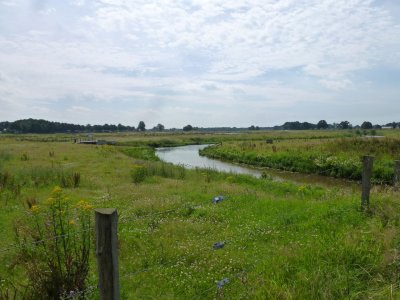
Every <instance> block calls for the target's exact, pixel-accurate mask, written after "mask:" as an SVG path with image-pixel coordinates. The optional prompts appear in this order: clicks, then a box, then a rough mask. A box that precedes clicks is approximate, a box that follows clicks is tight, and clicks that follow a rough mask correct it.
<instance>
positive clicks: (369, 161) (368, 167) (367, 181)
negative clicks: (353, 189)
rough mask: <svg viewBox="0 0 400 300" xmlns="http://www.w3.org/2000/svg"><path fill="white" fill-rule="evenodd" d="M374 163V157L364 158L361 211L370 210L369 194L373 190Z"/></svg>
mask: <svg viewBox="0 0 400 300" xmlns="http://www.w3.org/2000/svg"><path fill="white" fill-rule="evenodd" d="M373 163H374V157H373V156H363V171H362V193H361V209H362V210H366V209H368V208H369V193H370V190H371V177H372V166H373Z"/></svg>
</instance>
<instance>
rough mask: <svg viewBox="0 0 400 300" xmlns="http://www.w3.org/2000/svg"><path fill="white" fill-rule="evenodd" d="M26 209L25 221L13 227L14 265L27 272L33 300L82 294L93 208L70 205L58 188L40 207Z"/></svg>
mask: <svg viewBox="0 0 400 300" xmlns="http://www.w3.org/2000/svg"><path fill="white" fill-rule="evenodd" d="M28 206H29V211H28V218H27V220H26V221H25V222H23V223H21V222H19V223H18V224H16V227H15V232H16V237H17V241H18V242H19V243H20V247H19V249H20V250H19V253H18V257H17V264H22V265H24V267H25V269H26V272H27V278H28V287H29V289H30V290H31V293H32V296H33V299H60V298H62V297H64V296H66V295H69V294H71V293H74V292H77V291H83V290H85V288H86V284H87V282H86V281H87V280H86V279H87V276H88V272H89V254H90V248H91V243H92V241H91V236H92V233H91V231H92V224H91V217H90V212H91V210H92V206H91V205H90V204H88V203H87V202H85V201H83V200H81V201H79V202H78V203H77V204H76V205H73V204H72V203H71V202H70V200H69V199H68V198H67V197H66V196H65V195H64V194H63V191H62V189H61V188H60V187H55V188H54V190H53V191H52V193H51V195H50V197H49V198H48V199H47V200H46V201H44V203H43V204H41V205H39V204H37V203H34V204H32V203H28ZM80 295H81V296H82V297H83V296H84V295H83V294H80Z"/></svg>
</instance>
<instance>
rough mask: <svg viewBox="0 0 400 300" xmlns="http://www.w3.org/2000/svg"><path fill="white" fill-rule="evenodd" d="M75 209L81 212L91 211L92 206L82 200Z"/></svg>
mask: <svg viewBox="0 0 400 300" xmlns="http://www.w3.org/2000/svg"><path fill="white" fill-rule="evenodd" d="M76 207H77V208H79V209H81V210H91V209H92V208H93V206H92V205H90V204H89V203H87V202H86V201H84V200H81V201H79V202H78V204H77V205H76Z"/></svg>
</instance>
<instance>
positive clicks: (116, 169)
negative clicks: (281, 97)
mask: <svg viewBox="0 0 400 300" xmlns="http://www.w3.org/2000/svg"><path fill="white" fill-rule="evenodd" d="M345 134H346V135H350V133H349V132H346V133H345ZM271 135H272V136H271ZM338 136H339V137H340V138H343V133H339V134H338V133H333V132H332V133H331V132H321V133H320V132H316V131H311V132H306V133H304V132H303V133H297V132H296V133H293V132H274V133H272V134H271V133H268V132H258V133H252V134H240V135H212V134H200V135H196V134H188V135H181V134H179V135H173V134H168V135H165V134H164V135H139V134H138V135H129V134H127V135H120V136H108V135H107V136H104V135H103V136H101V138H105V139H114V140H116V141H117V142H118V145H119V146H115V147H113V146H95V145H79V144H73V143H70V142H56V140H57V139H59V140H61V137H60V136H57V139H56V138H55V137H56V136H46V137H43V136H8V137H4V136H3V137H1V138H0V205H1V211H0V226H1V228H3V230H2V231H0V239H1V241H2V242H1V246H0V262H1V266H2V267H0V280H1V286H0V299H1V298H6V297H5V295H6V291H7V288H8V290H12V289H11V288H10V287H11V286H12V285H13V284H14V285H15V286H16V288H17V289H18V290H19V291H22V290H24V288H23V286H24V285H27V284H29V281H28V280H27V277H26V272H25V269H24V265H23V264H22V265H21V264H18V263H17V262H18V261H16V260H18V259H20V257H19V256H17V254H18V251H17V250H18V248H15V247H13V245H15V242H16V240H15V233H14V230H13V228H14V227H15V224H16V223H18V222H25V223H27V225H28V226H29V225H32V227H34V224H33V223H29V222H31V220H32V215H33V214H34V210H32V207H31V209H28V204H27V203H32V202H34V203H36V206H35V207H36V208H37V209H38V210H39V211H45V210H46V203H47V202H46V201H48V198H49V197H50V195H52V194H53V193H54V187H55V186H61V189H62V193H63V195H65V197H68V200H66V201H68V202H69V203H70V204H71V206H74V205H76V204H78V203H80V201H81V200H82V199H84V200H86V201H87V202H88V203H89V204H90V206H92V207H93V208H100V207H113V208H117V210H118V213H119V250H120V257H119V259H120V281H121V294H122V295H121V296H122V299H215V298H217V299H223V298H227V299H249V298H250V299H251V298H253V299H276V298H278V299H292V298H293V299H315V298H322V299H342V298H351V299H365V298H373V299H388V298H391V297H392V298H397V297H400V291H399V289H400V286H399V274H400V273H399V266H400V260H399V258H400V256H399V250H400V239H399V236H400V235H399V230H400V205H399V192H398V191H395V190H393V188H391V187H386V188H378V187H375V188H374V189H373V190H372V194H371V207H370V210H369V212H368V213H363V212H361V211H360V195H359V192H357V191H353V190H351V189H340V190H339V189H336V188H330V189H329V188H321V187H314V186H304V185H295V184H292V183H289V182H274V181H272V180H270V179H256V178H252V177H249V176H244V175H233V174H225V173H218V172H215V171H213V170H201V169H198V170H185V169H183V168H182V167H178V166H172V165H169V164H165V163H162V162H160V161H158V159H157V157H155V156H154V151H153V149H152V148H151V147H149V146H154V145H166V144H171V145H178V144H179V145H181V144H189V143H202V142H222V145H223V147H225V145H229V146H231V145H235V146H236V145H247V144H249V145H250V144H256V147H255V148H256V149H261V146H262V145H263V143H265V141H264V139H266V138H274V139H278V140H280V142H279V143H276V146H277V148H279V147H280V146H281V145H288V147H289V148H290V147H292V146H295V145H297V147H300V148H301V147H304V143H311V144H313V146H312V147H313V148H314V144H317V145H318V147H328V146H327V145H328V144H329V143H332V145H334V144H335V143H342V142H343V140H333V138H334V137H338ZM50 138H53V142H50V141H49V140H51V139H50ZM298 138H307V139H311V141H309V142H305V141H304V140H302V141H301V142H300V143H299V140H298ZM46 139H47V141H46V142H45V140H46ZM321 139H322V141H321ZM40 140H43V141H42V142H41V141H40ZM166 140H167V141H170V142H166ZM326 143H328V144H326ZM299 144H300V145H299ZM258 145H259V146H258ZM239 147H240V146H239ZM251 147H252V146H251ZM263 147H264V146H263ZM268 147H271V145H269V146H268ZM332 147H334V146H332ZM337 147H338V148H342V146H337ZM300 148H298V149H300ZM245 149H247V148H245ZM301 149H303V148H301ZM318 149H322V148H318ZM355 153H357V152H355ZM77 174H79V176H78V175H77ZM78 178H79V179H78ZM218 195H223V196H224V197H225V200H224V201H222V202H220V203H218V204H213V203H212V199H213V197H215V196H218ZM88 207H89V206H88ZM28 242H29V241H28ZM216 242H224V243H225V246H224V247H223V248H222V249H217V250H215V249H213V245H214V243H216ZM223 279H228V280H227V281H224V282H225V284H223V286H221V287H220V288H218V286H217V283H218V282H220V281H221V280H223ZM94 284H96V264H95V258H94V250H93V249H92V251H91V257H90V270H89V276H88V280H87V286H91V285H94ZM221 285H222V283H221ZM96 293H97V292H96V291H92V292H90V293H88V294H87V295H86V296H85V297H87V298H88V299H97V298H98V295H97V294H96ZM19 295H21V294H19ZM28 298H29V297H28Z"/></svg>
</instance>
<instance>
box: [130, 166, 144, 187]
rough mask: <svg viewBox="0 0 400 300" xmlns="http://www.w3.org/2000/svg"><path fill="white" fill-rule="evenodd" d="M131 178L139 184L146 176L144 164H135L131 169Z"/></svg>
mask: <svg viewBox="0 0 400 300" xmlns="http://www.w3.org/2000/svg"><path fill="white" fill-rule="evenodd" d="M131 178H132V181H133V183H135V184H138V183H141V182H143V181H144V179H145V178H146V170H145V168H144V167H143V166H139V165H135V166H133V169H132V170H131Z"/></svg>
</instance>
